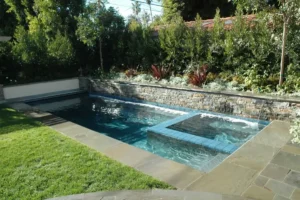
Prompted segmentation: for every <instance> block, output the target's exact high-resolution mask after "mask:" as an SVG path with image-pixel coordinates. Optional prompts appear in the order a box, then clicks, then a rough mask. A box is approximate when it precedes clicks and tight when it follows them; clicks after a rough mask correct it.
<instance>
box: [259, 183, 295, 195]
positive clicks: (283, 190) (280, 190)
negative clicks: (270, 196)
mask: <svg viewBox="0 0 300 200" xmlns="http://www.w3.org/2000/svg"><path fill="white" fill-rule="evenodd" d="M265 188H267V189H269V190H270V191H272V192H273V193H274V194H278V195H281V196H284V197H286V198H290V197H291V195H292V193H293V192H294V190H295V189H296V188H295V187H293V186H290V185H288V184H285V183H283V182H281V181H277V180H272V179H271V180H269V181H268V182H267V183H266V185H265Z"/></svg>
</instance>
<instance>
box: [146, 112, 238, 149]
mask: <svg viewBox="0 0 300 200" xmlns="http://www.w3.org/2000/svg"><path fill="white" fill-rule="evenodd" d="M200 114H203V113H201V112H192V113H188V114H185V115H182V116H179V117H176V118H174V119H171V120H168V121H165V122H162V123H160V124H158V125H156V126H152V127H150V128H148V130H147V132H148V134H158V135H162V136H166V137H169V138H172V139H176V140H180V141H182V142H185V143H188V144H193V145H200V146H203V147H207V148H209V149H212V150H216V151H220V152H224V153H230V154H231V153H233V152H235V151H236V150H237V149H238V146H236V145H233V144H225V143H221V142H218V141H215V140H211V139H208V138H204V137H201V136H196V135H192V134H189V133H185V132H181V131H177V130H173V129H170V128H168V127H170V126H172V125H174V124H177V123H179V122H182V121H184V120H187V119H189V118H192V117H194V116H197V115H200Z"/></svg>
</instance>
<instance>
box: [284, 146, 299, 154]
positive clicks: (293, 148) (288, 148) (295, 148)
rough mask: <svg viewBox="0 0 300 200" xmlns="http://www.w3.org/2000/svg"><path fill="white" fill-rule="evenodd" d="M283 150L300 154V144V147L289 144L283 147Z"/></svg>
mask: <svg viewBox="0 0 300 200" xmlns="http://www.w3.org/2000/svg"><path fill="white" fill-rule="evenodd" d="M282 151H284V152H287V153H291V154H296V155H300V146H299V147H298V146H296V145H290V144H287V145H285V146H284V147H283V148H282Z"/></svg>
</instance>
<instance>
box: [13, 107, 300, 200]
mask: <svg viewBox="0 0 300 200" xmlns="http://www.w3.org/2000/svg"><path fill="white" fill-rule="evenodd" d="M11 107H13V108H16V109H17V110H20V111H25V112H26V113H27V115H29V116H31V117H33V118H36V119H38V120H40V121H42V122H43V123H45V124H46V125H48V126H50V127H51V128H53V129H55V130H57V131H58V132H60V133H62V134H64V135H66V136H68V137H70V138H72V139H74V140H76V141H78V142H80V143H82V144H84V145H87V146H89V147H90V148H93V149H96V150H97V151H99V152H100V153H102V154H104V155H106V156H108V157H110V158H112V159H114V160H117V161H119V162H121V163H123V164H125V165H128V166H131V167H133V168H135V169H137V170H139V171H141V172H143V173H145V174H148V175H150V176H153V177H155V178H157V179H159V180H162V181H164V182H166V183H169V184H170V185H173V186H175V187H176V188H177V189H178V190H185V191H195V192H208V193H214V194H215V193H218V194H222V195H234V197H233V198H229V199H243V198H249V199H258V200H265V199H266V200H268V199H270V200H273V199H274V200H279V199H291V200H299V199H300V196H299V195H300V146H299V145H293V144H291V143H290V142H289V141H290V139H291V135H290V134H289V128H290V125H289V123H287V122H283V121H273V122H272V123H271V124H270V125H269V126H267V127H266V128H264V129H263V130H262V131H261V132H260V133H258V134H257V135H256V136H255V137H254V138H252V139H251V140H250V141H249V142H247V143H245V144H244V145H243V146H242V147H240V148H239V149H238V150H237V151H235V152H234V153H233V154H231V155H230V156H229V157H228V158H227V159H225V160H224V161H223V162H222V163H221V164H220V165H219V166H217V167H216V168H215V169H213V170H212V171H211V172H209V173H204V172H201V171H198V170H195V169H193V168H191V167H188V166H185V165H182V164H180V163H177V162H174V161H171V160H167V159H164V158H162V157H159V156H157V155H154V154H151V153H149V152H146V151H143V150H141V149H138V148H135V147H133V146H130V145H127V144H125V143H122V142H120V141H118V140H115V139H113V138H110V137H107V136H105V135H102V134H99V133H97V132H95V131H92V130H89V129H87V128H85V127H82V126H79V125H77V124H74V123H72V122H69V121H66V120H64V119H61V118H59V117H56V116H54V115H52V114H50V113H44V112H37V111H34V109H31V110H30V108H29V107H28V105H27V104H20V103H18V104H12V105H11ZM23 108H24V109H23ZM222 195H221V197H220V196H218V198H214V199H222V198H223V197H222ZM236 196H239V197H240V198H236ZM227 197H228V196H227ZM75 199H77V198H75ZM78 199H80V198H78ZM104 199H105V198H104ZM108 199H109V198H108ZM115 199H118V198H115ZM145 199H151V198H145ZM152 199H155V198H152ZM157 199H160V198H157ZM162 199H170V198H162ZM171 199H174V198H171ZM175 199H176V198H175ZM179 199H180V198H179ZM198 199H199V198H198ZM202 199H204V198H202ZM207 199H209V198H207ZM227 199H228V198H227ZM205 200H206V198H205Z"/></svg>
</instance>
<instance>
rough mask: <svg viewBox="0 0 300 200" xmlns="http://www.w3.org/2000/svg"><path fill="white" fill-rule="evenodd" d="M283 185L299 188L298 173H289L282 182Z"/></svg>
mask: <svg viewBox="0 0 300 200" xmlns="http://www.w3.org/2000/svg"><path fill="white" fill-rule="evenodd" d="M284 182H285V183H287V184H290V185H292V186H295V187H297V188H300V172H295V171H291V172H290V173H289V174H288V175H287V176H286V178H285V180H284Z"/></svg>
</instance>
